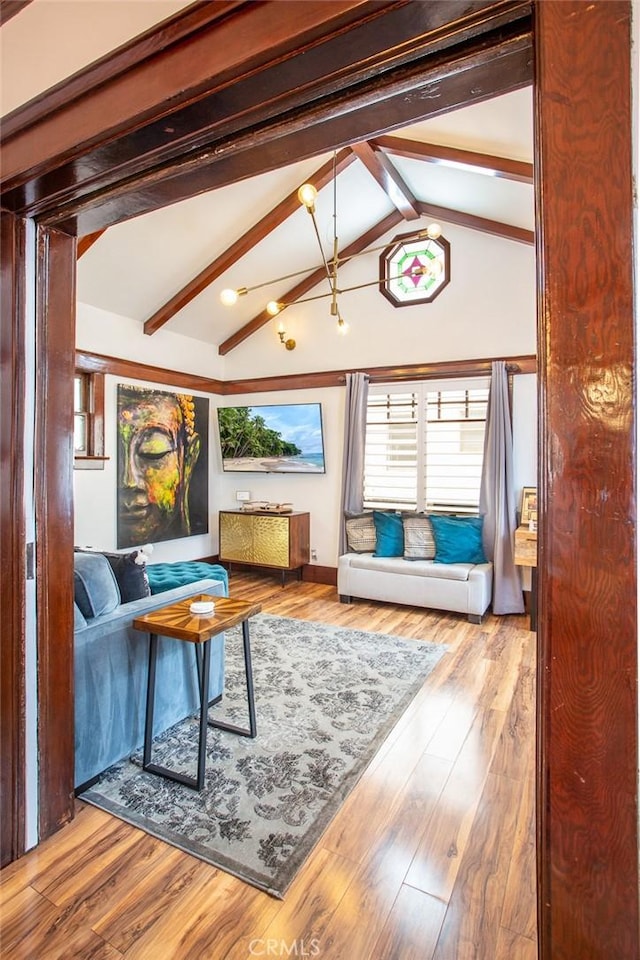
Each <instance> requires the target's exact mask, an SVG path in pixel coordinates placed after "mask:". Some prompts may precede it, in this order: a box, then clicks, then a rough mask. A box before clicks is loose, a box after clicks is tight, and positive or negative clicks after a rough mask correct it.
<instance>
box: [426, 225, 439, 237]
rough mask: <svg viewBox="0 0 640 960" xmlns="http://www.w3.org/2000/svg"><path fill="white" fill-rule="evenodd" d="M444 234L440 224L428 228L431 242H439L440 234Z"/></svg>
mask: <svg viewBox="0 0 640 960" xmlns="http://www.w3.org/2000/svg"><path fill="white" fill-rule="evenodd" d="M441 233H442V228H441V227H440V224H439V223H430V224H429V226H428V227H427V236H428V237H430V239H431V240H437V239H438V237H439V236H440V234H441Z"/></svg>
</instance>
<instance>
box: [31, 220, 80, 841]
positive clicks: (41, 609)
mask: <svg viewBox="0 0 640 960" xmlns="http://www.w3.org/2000/svg"><path fill="white" fill-rule="evenodd" d="M37 260H38V264H37V267H38V271H37V275H38V289H37V304H36V433H35V459H36V465H37V469H36V489H35V509H36V523H37V528H38V536H37V564H36V577H37V605H38V730H39V761H38V762H39V792H40V839H41V840H43V839H45V838H46V837H48V836H49V835H50V834H51V833H54V832H55V831H56V830H57V829H58V828H59V827H60V826H61V825H62V824H63V823H65V822H67V821H68V820H70V819H71V818H72V817H73V764H74V707H73V703H74V701H73V590H71V589H70V586H71V585H72V584H73V374H74V363H75V351H74V350H73V347H72V345H73V343H74V341H75V301H76V297H75V262H76V241H75V238H73V237H69V236H66V234H63V233H60V232H59V231H57V230H50V229H45V228H42V227H40V228H39V229H38V249H37Z"/></svg>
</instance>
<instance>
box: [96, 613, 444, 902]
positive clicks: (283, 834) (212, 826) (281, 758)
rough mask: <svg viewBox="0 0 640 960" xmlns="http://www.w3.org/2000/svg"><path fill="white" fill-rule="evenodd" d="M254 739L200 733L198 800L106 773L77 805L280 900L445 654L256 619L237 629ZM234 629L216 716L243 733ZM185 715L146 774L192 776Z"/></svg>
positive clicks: (125, 768)
mask: <svg viewBox="0 0 640 960" xmlns="http://www.w3.org/2000/svg"><path fill="white" fill-rule="evenodd" d="M251 648H252V655H253V674H254V682H255V693H256V712H257V720H258V735H257V737H256V739H255V740H250V739H248V738H246V737H238V736H235V735H234V734H232V733H228V732H224V731H221V730H216V729H215V728H213V727H210V728H209V732H208V737H207V771H206V782H205V787H204V789H203V790H202V791H201V792H200V793H198V792H197V791H195V790H190V789H189V788H188V787H184V786H181V785H180V784H178V783H174V782H172V781H169V780H165V779H163V778H161V777H158V776H156V775H154V774H152V773H146V772H144V771H143V770H142V769H141V762H142V761H141V754H140V755H137V756H135V757H133V758H132V759H131V760H125V761H122V762H120V763H119V764H116V765H115V766H114V767H111V768H110V770H108V771H107V772H106V773H105V774H103V776H102V778H101V779H100V780H99V781H98V783H97V784H95V785H94V786H93V787H91V788H90V789H89V790H88V791H86V792H85V793H84V794H82V799H83V800H86V801H88V802H89V803H92V804H95V805H96V806H98V807H101V808H102V809H103V810H107V811H109V812H110V813H113V814H115V815H116V816H117V817H120V818H121V819H122V820H126V821H128V822H129V823H132V824H134V825H135V826H137V827H140V828H141V829H143V830H145V831H147V833H150V834H152V835H153V836H155V837H160V838H161V839H163V840H166V841H167V842H168V843H171V844H173V845H174V846H176V847H179V848H180V849H181V850H185V851H187V852H188V853H191V854H193V855H194V856H196V857H199V858H200V859H202V860H206V861H207V862H208V863H212V864H214V865H215V866H219V867H220V868H221V869H222V870H225V871H227V872H228V873H231V874H233V875H234V876H237V877H239V878H240V879H242V880H245V881H247V883H251V884H253V885H254V886H256V887H259V888H260V889H261V890H265V891H267V892H268V893H270V894H272V895H274V896H276V897H282V896H283V895H284V892H285V891H286V889H287V887H288V886H289V884H290V883H291V880H292V879H293V877H294V875H295V873H296V871H297V870H298V869H299V867H300V866H301V865H302V863H303V862H304V860H305V858H306V857H307V856H308V854H309V853H310V852H311V850H312V848H313V846H314V845H315V843H316V841H317V840H318V838H319V837H320V835H321V833H322V831H323V830H324V829H325V827H326V826H327V824H328V823H329V821H330V820H331V819H332V817H333V816H334V815H335V814H336V812H337V810H338V809H339V807H340V804H341V803H342V801H343V800H344V799H345V797H346V796H347V794H348V793H349V792H350V790H351V789H352V788H353V787H354V785H355V784H356V782H357V780H358V779H359V777H360V776H361V774H362V772H363V770H364V769H365V767H366V766H367V764H368V763H369V761H370V760H371V759H372V757H373V756H374V754H375V752H376V750H377V749H378V747H379V746H380V745H381V744H382V742H383V740H384V739H385V737H386V736H387V734H388V733H389V732H390V730H391V729H392V728H393V726H394V725H395V723H396V722H397V720H398V719H399V717H400V716H401V714H402V713H403V711H404V710H405V708H406V707H407V705H408V704H409V703H410V701H411V700H412V699H413V697H414V696H415V694H416V693H417V692H418V690H419V688H420V687H421V686H422V683H423V681H424V679H425V677H426V676H427V675H428V674H429V673H430V672H431V670H432V669H433V667H434V666H435V664H436V663H437V662H438V660H439V659H440V657H441V656H442V654H443V653H444V651H445V649H446V648H445V647H444V646H441V645H438V644H433V643H427V642H425V641H414V640H405V639H403V638H401V637H396V636H388V635H386V634H382V633H368V632H366V631H363V630H347V629H341V628H339V627H332V626H327V625H325V624H322V623H315V622H311V621H308V620H294V619H290V618H285V617H275V616H271V615H267V614H260V615H258V616H256V617H253V618H252V620H251ZM241 649H242V640H241V632H240V628H239V627H236V628H235V629H234V630H232V631H230V632H229V633H227V639H226V681H225V694H224V700H223V704H222V705H218V706H214V707H212V711H214V712H215V713H216V715H217V716H218V717H219V718H220V716H221V713H220V712H221V711H223V712H224V718H225V720H229V719H230V720H232V721H233V722H236V723H239V724H240V725H243V726H245V725H246V723H247V720H246V691H245V687H244V672H243V661H242V655H241ZM197 742H198V724H197V718H194V717H192V718H189V719H187V720H184V721H182V722H181V723H179V724H177V725H176V726H175V727H172V728H171V730H169V731H168V732H167V733H165V734H164V735H163V736H162V737H159V738H156V740H155V741H154V746H153V760H154V762H155V763H160V764H163V765H166V766H168V767H170V768H172V769H178V770H181V771H182V772H184V773H187V774H189V775H191V776H193V775H194V773H195V766H196V756H195V752H196V751H195V748H196V745H197Z"/></svg>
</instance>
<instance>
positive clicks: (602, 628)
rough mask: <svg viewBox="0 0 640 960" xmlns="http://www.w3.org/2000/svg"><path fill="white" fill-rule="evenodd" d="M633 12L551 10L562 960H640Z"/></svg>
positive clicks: (548, 584)
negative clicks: (633, 239)
mask: <svg viewBox="0 0 640 960" xmlns="http://www.w3.org/2000/svg"><path fill="white" fill-rule="evenodd" d="M630 14H631V10H630V5H629V4H628V3H626V2H617V0H610V2H608V3H586V2H581V0H544V2H542V3H538V4H536V8H535V29H534V36H535V51H536V64H535V75H536V99H537V110H536V114H537V131H536V133H537V157H536V160H537V203H538V210H537V213H538V226H539V235H538V239H539V248H538V271H539V277H540V282H539V285H538V289H539V291H540V300H539V337H538V343H539V350H540V358H539V360H540V362H539V370H540V415H541V437H542V449H541V463H540V491H541V498H542V502H541V514H540V516H541V523H540V528H539V546H540V553H539V566H538V569H539V577H540V579H539V584H540V594H539V615H538V623H539V625H540V630H539V645H540V658H539V698H538V715H539V718H540V722H539V758H538V759H539V765H540V769H539V784H538V786H539V790H538V805H539V806H538V827H539V829H538V854H539V881H540V883H539V936H540V956H541V957H542V958H544V960H550V958H553V960H613V958H614V957H615V960H632V958H634V960H637V957H638V823H637V815H638V811H637V805H636V803H637V801H636V783H637V761H638V751H637V725H636V724H637V719H636V717H637V683H636V681H637V671H638V662H637V644H638V639H637V615H636V557H635V545H636V544H635V540H636V515H635V469H636V457H635V418H634V315H633V261H632V254H633V245H632V235H633V234H632V176H631V149H630V129H631V104H630V92H631V91H630V56H629V50H630Z"/></svg>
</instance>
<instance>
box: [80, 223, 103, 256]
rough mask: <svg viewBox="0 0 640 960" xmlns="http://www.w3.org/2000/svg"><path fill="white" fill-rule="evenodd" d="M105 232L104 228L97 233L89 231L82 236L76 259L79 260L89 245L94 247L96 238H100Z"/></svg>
mask: <svg viewBox="0 0 640 960" xmlns="http://www.w3.org/2000/svg"><path fill="white" fill-rule="evenodd" d="M103 233H105V231H104V230H96V232H95V233H87V234H86V236H84V237H80V238H79V240H78V246H77V248H76V260H79V259H80V257H81V256H82V255H83V254H85V253H86V252H87V250H88V249H89V247H92V246H93V245H94V243H95V242H96V240H99V239H100V237H101V236H102V234H103Z"/></svg>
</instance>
